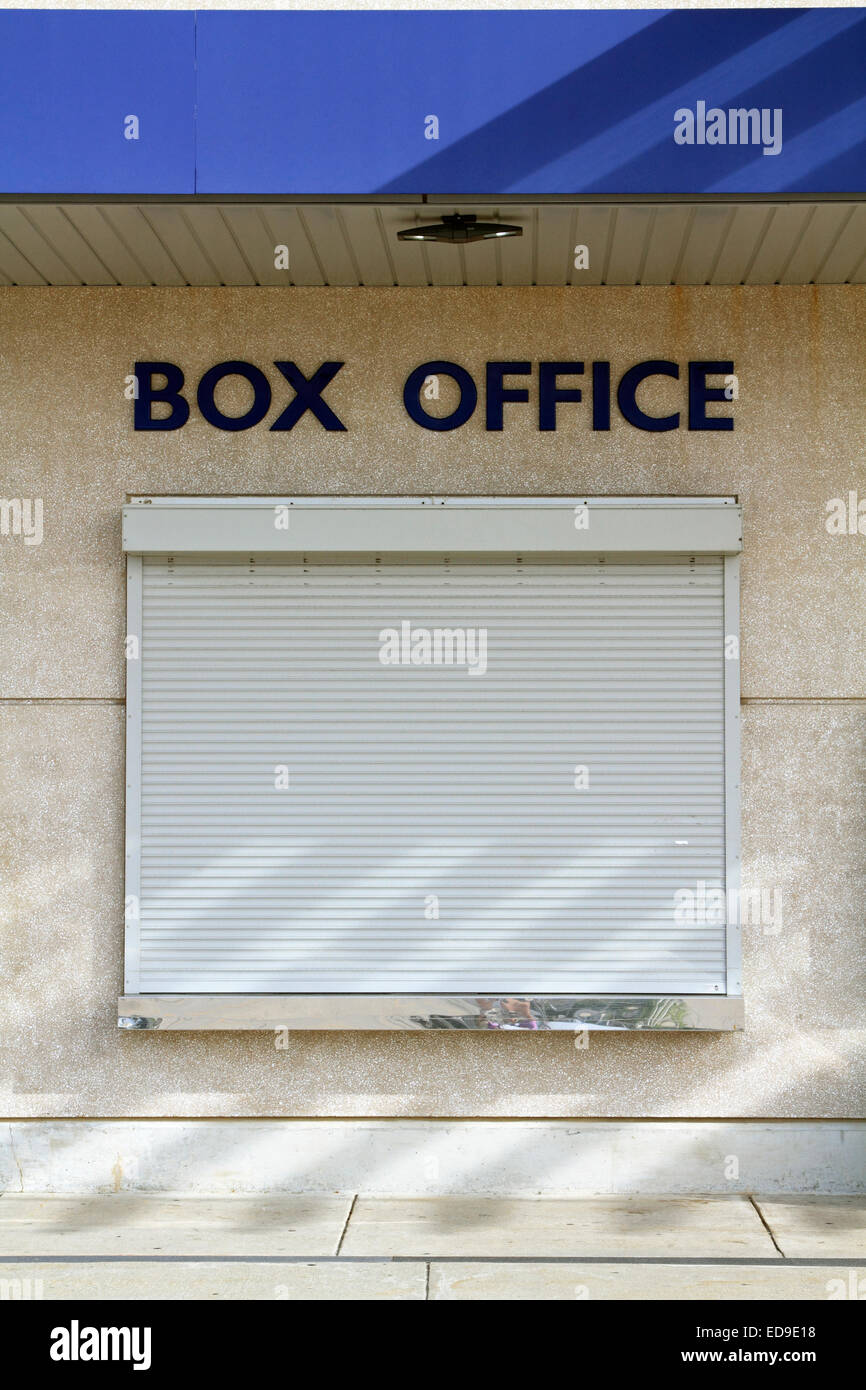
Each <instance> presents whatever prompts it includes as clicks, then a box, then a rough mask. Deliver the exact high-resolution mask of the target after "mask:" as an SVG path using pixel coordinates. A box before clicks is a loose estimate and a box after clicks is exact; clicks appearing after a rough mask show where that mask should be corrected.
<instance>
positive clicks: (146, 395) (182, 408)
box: [132, 362, 189, 430]
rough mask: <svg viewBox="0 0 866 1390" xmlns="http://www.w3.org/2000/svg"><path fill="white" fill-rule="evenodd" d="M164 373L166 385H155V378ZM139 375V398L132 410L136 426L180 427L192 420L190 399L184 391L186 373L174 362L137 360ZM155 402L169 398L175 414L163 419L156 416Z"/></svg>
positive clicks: (174, 428) (154, 428)
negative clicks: (182, 389) (182, 390)
mask: <svg viewBox="0 0 866 1390" xmlns="http://www.w3.org/2000/svg"><path fill="white" fill-rule="evenodd" d="M155 376H164V377H165V385H164V386H154V384H153V378H154V377H155ZM135 377H136V381H137V383H138V397H137V399H136V401H135V405H134V406H133V411H132V421H133V429H136V430H179V429H180V427H181V425H185V424H186V422H187V420H188V419H189V401H188V400H186V398H185V397H184V396H182V395H181V394H180V390H181V387H182V386H183V372H182V371H181V369H180V367H176V366H175V365H174V363H173V362H136V364H135ZM153 401H167V402H168V404H169V405H170V406H171V414H170V415H165V416H163V417H162V419H160V420H155V419H154V418H153V410H152V408H151V406H152V402H153Z"/></svg>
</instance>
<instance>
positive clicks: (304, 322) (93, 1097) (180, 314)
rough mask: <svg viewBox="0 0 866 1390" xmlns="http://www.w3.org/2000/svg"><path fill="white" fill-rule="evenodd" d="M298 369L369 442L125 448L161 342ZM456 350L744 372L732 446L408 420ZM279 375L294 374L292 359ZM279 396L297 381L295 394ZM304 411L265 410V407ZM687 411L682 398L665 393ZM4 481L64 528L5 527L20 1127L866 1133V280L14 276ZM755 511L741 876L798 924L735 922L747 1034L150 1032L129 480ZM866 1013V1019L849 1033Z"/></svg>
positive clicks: (727, 436)
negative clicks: (298, 1118)
mask: <svg viewBox="0 0 866 1390" xmlns="http://www.w3.org/2000/svg"><path fill="white" fill-rule="evenodd" d="M278 357H283V358H293V359H295V360H296V361H297V362H298V363H299V365H300V366H301V367H302V368H303V369H304V370H306V371H307V372H308V373H309V372H311V371H312V369H313V368H314V367H316V366H318V364H319V363H320V362H321V361H323V360H324V359H325V358H340V359H344V360H345V362H346V366H345V367H344V368H343V370H342V372H341V373H340V376H339V377H338V379H337V381H336V382H335V383H334V386H333V387H332V388H329V390H328V393H327V395H328V397H329V399H331V400H332V402H333V404H334V406H335V408H336V409H337V410H338V413H339V414H340V415H341V417H342V418H343V419H344V420H345V422H346V424H347V425H348V427H349V429H348V433H345V434H328V433H326V432H325V431H323V430H322V429H321V427H320V426H319V425H318V424H317V423H316V421H315V420H313V419H312V417H310V416H307V417H305V418H304V420H303V421H302V422H301V423H300V424H299V426H298V427H297V428H296V429H295V430H294V431H293V432H292V433H290V434H285V433H280V434H272V433H269V432H268V430H267V428H266V427H264V426H259V427H257V428H254V429H251V430H249V431H246V432H239V433H222V432H220V431H217V430H214V429H213V428H211V427H210V426H208V425H206V424H205V423H204V422H203V421H202V420H201V418H200V417H199V416H198V414H197V412H196V411H195V410H193V414H192V417H191V419H190V421H189V423H188V424H187V425H186V427H185V428H184V429H182V430H179V431H177V432H173V433H137V434H136V433H134V432H133V429H132V406H131V403H130V402H129V401H128V400H126V399H125V398H124V378H125V377H126V375H127V374H128V373H129V372H131V370H132V364H133V362H134V360H135V359H136V358H167V359H169V360H172V361H175V362H177V363H179V364H180V365H181V366H182V367H183V368H184V370H185V371H186V372H187V374H188V379H190V380H192V381H195V380H197V379H198V376H199V375H200V374H201V372H202V371H203V370H204V369H205V368H207V367H209V366H211V365H213V364H214V363H215V362H218V361H221V360H224V359H227V358H242V359H246V360H249V361H252V362H255V363H257V364H259V365H262V366H265V367H267V366H268V365H269V364H270V363H271V362H272V361H273V360H274V358H278ZM439 357H443V358H449V359H452V360H454V361H457V362H460V363H462V364H464V365H465V366H467V367H468V368H469V369H470V370H472V371H473V373H474V374H475V376H476V379H478V380H481V379H482V378H483V364H484V362H485V361H486V360H487V359H488V358H497V359H501V358H529V359H531V360H533V361H537V360H539V359H560V358H562V359H566V358H582V359H585V360H591V359H593V358H603V359H609V360H611V361H612V363H613V366H614V373H615V376H616V373H617V369H618V368H619V369H620V370H622V369H624V368H625V367H626V366H629V365H631V364H632V363H633V362H636V361H638V360H641V359H643V358H647V357H670V358H672V359H674V360H676V361H678V362H680V363H684V362H686V361H687V360H688V359H689V358H704V357H708V358H733V359H734V362H735V365H736V371H737V374H738V377H739V389H740V395H739V399H738V401H737V402H736V404H735V407H734V409H735V419H736V427H735V430H734V432H733V433H689V432H688V431H686V430H685V429H682V430H678V431H672V432H670V433H665V434H650V433H642V432H639V431H637V430H635V429H633V428H631V427H630V426H628V425H626V424H625V422H624V421H622V420H621V419H619V417H618V416H617V414H616V411H614V417H615V418H614V420H613V428H612V430H611V432H610V434H607V435H605V434H600V433H592V432H591V430H590V429H589V416H588V409H587V407H586V405H581V406H564V407H561V408H560V427H559V429H558V430H557V432H556V433H539V431H538V429H537V420H536V416H535V413H534V410H533V409H532V407H531V406H506V427H505V430H504V431H503V432H502V433H501V434H487V433H485V431H484V426H483V414H482V411H481V410H479V411H478V412H476V416H475V417H474V418H473V419H472V420H471V421H470V422H469V423H468V424H467V425H466V426H464V427H463V428H462V429H461V430H459V431H456V432H455V433H443V434H436V433H432V432H429V431H426V430H422V429H420V428H418V427H417V426H416V425H414V424H413V423H412V422H411V421H410V420H409V419H408V417H407V416H406V414H405V412H404V410H403V406H402V402H401V390H402V384H403V381H404V379H405V377H406V375H407V374H408V372H409V370H410V369H411V368H412V367H414V366H416V365H417V364H418V363H420V362H422V361H426V360H429V359H432V358H439ZM271 375H272V377H274V378H276V372H275V371H274V370H273V369H271ZM285 397H286V399H287V398H288V388H286V393H285ZM281 399H282V395H281V393H279V392H275V401H276V400H281ZM644 399H645V401H646V403H647V407H648V408H651V409H656V410H658V411H659V412H660V413H661V410H662V407H663V406H666V407H667V409H676V408H680V409H682V408H683V406H684V387H683V385H682V383H680V384H677V383H674V382H672V381H667V382H662V381H659V382H658V383H656V386H655V388H654V389H653V390H651V391H647V392H646V394H645V396H644ZM0 456H2V463H3V468H2V475H0V478H2V481H0V492H2V495H3V496H5V497H25V498H36V497H41V498H42V499H43V500H44V540H43V543H42V544H41V545H38V546H37V545H34V546H26V545H24V543H23V538H22V537H13V536H9V537H3V538H0V564H2V623H3V629H2V654H0V669H2V687H0V695H2V705H0V708H2V748H0V758H2V769H3V770H2V773H0V776H2V779H3V794H2V817H3V824H2V841H0V852H2V856H3V860H4V888H3V896H4V900H5V910H4V914H3V924H2V964H3V982H4V983H3V999H2V1011H3V1017H2V1029H3V1057H2V1066H0V1085H2V1090H0V1112H2V1113H3V1114H6V1115H106V1116H110V1115H142V1116H144V1115H152V1116H159V1115H231V1114H238V1115H331V1116H340V1115H434V1116H435V1115H441V1116H449V1115H466V1116H481V1115H489V1116H508V1115H514V1116H517V1115H520V1116H552V1115H561V1116H569V1115H575V1116H577V1115H580V1116H694V1117H698V1116H767V1117H772V1116H777V1117H786V1116H787V1117H790V1116H803V1117H807V1116H828V1117H830V1116H856V1115H859V1114H861V1113H862V1109H863V1096H864V1062H863V1047H862V1041H863V1032H862V1025H863V1014H864V1003H863V1001H864V989H863V984H864V970H863V966H864V954H866V952H864V917H866V757H864V752H866V641H864V615H866V536H859V535H858V536H831V535H828V533H827V531H826V529H825V506H826V503H827V501H828V499H830V498H833V497H840V496H847V493H848V492H849V490H852V489H853V490H857V491H858V493H859V496H860V497H861V498H864V499H866V290H864V289H860V288H855V287H839V288H824V289H814V288H745V289H730V290H728V289H688V290H685V289H683V290H674V289H606V288H599V289H583V290H577V289H573V290H569V289H566V290H539V289H525V290H523V289H519V290H503V289H490V290H485V289H478V290H285V291H284V290H213V289H201V290H108V289H86V290H81V289H78V290H23V289H7V290H0ZM535 492H539V493H578V494H580V493H590V494H594V493H637V494H640V493H672V494H689V493H707V494H728V493H737V494H739V496H740V498H741V500H742V502H743V504H744V509H745V525H746V530H745V551H744V555H743V565H742V580H743V587H742V607H743V648H742V658H743V659H742V682H743V699H744V719H743V748H744V753H743V836H744V856H745V876H746V884H747V886H752V887H764V888H766V889H770V890H776V891H777V892H778V893H779V894H780V895H781V901H782V905H783V925H782V929H781V931H780V932H779V933H778V934H776V935H773V934H767V933H765V932H764V931H762V929H761V928H760V927H752V928H747V929H746V930H745V933H744V936H745V943H744V956H745V959H744V975H745V994H746V1008H747V1027H746V1032H745V1033H744V1034H739V1035H730V1034H725V1035H709V1034H708V1035H695V1036H687V1035H681V1036H680V1035H670V1034H668V1035H660V1036H647V1035H629V1034H613V1035H608V1036H603V1035H599V1034H596V1035H594V1036H593V1037H592V1039H591V1045H590V1047H589V1048H588V1049H587V1050H585V1051H579V1050H575V1048H574V1047H573V1044H572V1039H571V1038H570V1037H569V1036H567V1035H565V1034H534V1035H527V1034H517V1035H515V1034H501V1033H499V1034H468V1033H442V1034H431V1033H420V1034H405V1033H400V1034H384V1033H383V1034H360V1035H355V1034H327V1033H323V1034H315V1033H313V1034H297V1035H294V1036H293V1039H292V1044H291V1048H290V1050H289V1051H286V1052H278V1051H276V1050H275V1049H274V1046H273V1039H272V1037H271V1036H270V1035H269V1034H253V1033H246V1034H238V1035H230V1034H217V1033H211V1034H186V1035H184V1034H170V1033H168V1034H163V1033H156V1034H128V1033H121V1032H118V1031H117V1029H116V1028H115V1026H114V1017H115V1001H116V997H117V995H118V993H119V992H120V988H121V983H122V973H121V960H122V917H123V881H122V852H123V787H124V783H123V728H124V709H123V692H124V661H123V645H122V639H123V635H124V616H123V604H124V564H123V557H122V555H121V551H120V508H121V506H122V504H123V502H124V501H125V498H126V494H127V493H199V494H213V493H240V494H243V493H257V494H271V493H279V494H284V493H335V494H339V493H483V494H491V493H494V494H495V493H530V494H531V493H535ZM858 1029H859V1031H858Z"/></svg>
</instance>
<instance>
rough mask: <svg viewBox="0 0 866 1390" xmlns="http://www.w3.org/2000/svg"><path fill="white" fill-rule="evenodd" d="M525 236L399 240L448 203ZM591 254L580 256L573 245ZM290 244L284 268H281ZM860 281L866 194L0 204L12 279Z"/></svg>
mask: <svg viewBox="0 0 866 1390" xmlns="http://www.w3.org/2000/svg"><path fill="white" fill-rule="evenodd" d="M456 211H460V212H464V213H475V214H476V216H478V217H479V218H483V219H485V220H488V221H502V222H510V223H517V224H518V225H520V226H522V227H523V235H522V236H520V237H508V238H503V239H501V240H499V239H497V240H490V241H484V242H473V243H470V244H465V245H458V246H449V245H446V244H443V243H439V242H429V243H417V242H401V241H398V240H397V233H398V231H401V230H402V229H403V228H406V227H411V226H412V225H413V224H414V225H420V224H423V223H429V222H433V221H437V220H438V219H439V218H440V217H441V216H442V214H443V213H445V212H456ZM581 245H582V246H586V247H587V248H588V250H589V265H588V267H587V268H585V269H578V268H577V267H575V264H574V260H575V247H576V246H581ZM283 246H285V247H286V248H287V249H288V253H289V254H288V259H289V264H288V268H286V267H284V266H281V265H278V262H279V260H280V255H281V252H280V248H281V247H283ZM864 279H866V202H864V201H850V200H849V201H840V202H808V201H797V202H789V203H781V202H775V203H772V202H767V203H760V202H747V203H689V202H685V201H683V202H662V203H652V202H649V201H648V202H632V203H605V204H602V203H583V204H581V203H577V202H575V203H503V204H501V205H496V204H493V203H488V204H472V203H471V202H468V201H467V202H465V203H460V204H453V203H448V202H446V201H445V200H444V199H443V200H439V201H438V202H436V203H412V204H399V203H378V204H377V203H375V202H369V203H361V202H349V203H338V202H330V203H329V202H321V203H320V202H296V203H289V202H286V203H279V202H271V203H260V204H255V203H249V202H224V203H220V202H215V201H207V202H194V201H188V202H184V201H183V200H177V201H176V202H161V203H160V202H150V203H146V202H145V203H134V202H117V203H107V202H100V200H99V199H93V200H86V201H78V202H75V203H51V202H39V203H21V202H18V203H14V202H7V203H2V202H0V283H2V284H11V285H43V284H48V285H82V284H83V285H114V284H120V285H166V286H171V285H238V286H244V285H273V286H290V285H308V286H322V285H348V286H356V285H399V286H423V285H443V286H445V285H450V286H455V287H456V286H462V285H490V286H495V285H574V286H580V285H600V284H610V285H704V284H712V285H740V284H747V285H772V284H785V285H805V284H845V283H863V282H864Z"/></svg>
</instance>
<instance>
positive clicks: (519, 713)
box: [119, 498, 743, 1029]
mask: <svg viewBox="0 0 866 1390" xmlns="http://www.w3.org/2000/svg"><path fill="white" fill-rule="evenodd" d="M123 534H124V548H125V549H126V550H127V552H128V555H129V560H128V575H129V580H128V583H129V626H128V632H129V634H130V635H137V636H138V637H139V639H140V654H141V656H140V660H137V661H136V660H132V661H130V662H129V663H128V692H127V723H128V749H127V890H126V891H127V904H128V909H129V910H128V915H127V934H126V980H125V989H126V994H125V995H124V996H123V997H122V998H121V1000H120V1002H119V1021H120V1022H121V1024H122V1026H126V1027H143V1028H147V1027H161V1028H280V1027H286V1028H424V1027H428V1028H429V1027H432V1028H438V1027H463V1028H491V1027H505V1028H522V1029H535V1028H539V1027H540V1028H542V1029H555V1028H566V1029H569V1028H570V1029H583V1028H586V1027H613V1028H632V1027H649V1028H715V1029H721V1028H724V1029H731V1028H736V1027H741V1026H742V1017H743V1015H742V993H741V981H740V973H739V923H738V921H736V920H730V921H728V920H726V916H727V914H726V913H725V912H724V910H723V911H722V912H721V914H719V912H718V911H715V912H710V913H707V912H706V911H705V904H706V901H707V899H708V898H709V900H711V901H718V899H719V898H720V897H722V895H724V901H725V902H726V903H729V902H730V901H731V900H732V897H733V898H734V900H737V899H738V888H739V821H738V783H739V740H738V730H739V679H738V667H739V661H738V659H737V651H736V648H734V649H733V655H732V657H729V659H726V655H725V649H726V644H727V647H728V650H729V652H730V651H731V642H732V640H733V641H737V640H738V625H737V565H738V552H739V550H740V548H741V544H742V541H741V513H740V508H739V507H738V506H737V504H736V501H735V499H731V498H682V499H669V498H647V499H641V498H622V499H620V498H598V499H596V498H589V499H587V498H539V499H535V498H496V499H482V498H454V499H451V498H423V499H422V498H407V499H402V498H401V499H397V498H394V499H382V498H361V499H334V498H327V499H316V498H294V499H292V498H285V499H280V498H216V499H201V498H140V499H135V500H134V501H133V502H131V503H130V505H128V506H127V507H126V508H124V526H123ZM383 633H394V634H395V638H396V647H395V646H394V643H393V642H392V651H391V656H392V658H394V659H392V660H390V661H383V659H382V655H381V652H382V648H383V642H382V634H383ZM442 633H446V634H450V635H449V636H448V637H446V638H444V639H442V640H441V641H439V646H438V647H437V646H436V645H435V643H436V641H437V640H438V639H437V638H436V634H442ZM481 633H483V634H484V639H483V642H484V647H485V650H484V660H483V662H482V661H481V660H480V644H481ZM424 634H427V636H426V637H425V636H424ZM461 634H462V635H463V636H462V637H461ZM389 640H390V639H389ZM443 641H444V646H443ZM413 642H414V643H415V646H414V650H415V653H416V655H417V656H418V658H419V659H418V660H417V661H415V660H414V659H413V657H412V651H413ZM461 642H462V643H463V647H461V646H460V643H461ZM467 642H468V647H466V643H467ZM455 643H456V645H455ZM473 643H474V646H473ZM464 648H466V649H465V650H464ZM473 651H474V654H475V657H476V660H475V663H474V664H475V669H472V667H473V663H472V660H471V657H472V653H473ZM437 652H438V655H439V656H440V657H441V658H442V659H441V660H438V661H437V660H436V655H437ZM461 652H462V655H463V659H462V660H461V659H460V657H461ZM425 653H426V657H427V658H429V659H425ZM449 658H450V659H449ZM713 895H714V896H713ZM731 916H732V918H734V919H736V916H737V914H736V913H733V914H731Z"/></svg>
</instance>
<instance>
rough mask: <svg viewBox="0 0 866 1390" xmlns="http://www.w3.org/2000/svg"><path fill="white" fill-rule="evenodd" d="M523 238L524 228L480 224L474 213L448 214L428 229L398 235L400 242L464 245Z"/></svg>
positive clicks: (498, 224) (415, 228) (500, 224)
mask: <svg viewBox="0 0 866 1390" xmlns="http://www.w3.org/2000/svg"><path fill="white" fill-rule="evenodd" d="M505 236H523V228H522V227H515V226H512V225H510V224H509V223H507V222H479V221H478V218H477V217H476V216H475V214H474V213H462V212H455V213H446V214H445V215H444V216H443V218H442V221H441V222H431V223H429V224H428V225H427V226H426V227H407V228H406V230H405V231H402V232H398V233H397V240H398V241H448V242H451V244H452V245H464V244H465V243H466V242H468V241H489V240H491V239H492V238H494V237H505Z"/></svg>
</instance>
